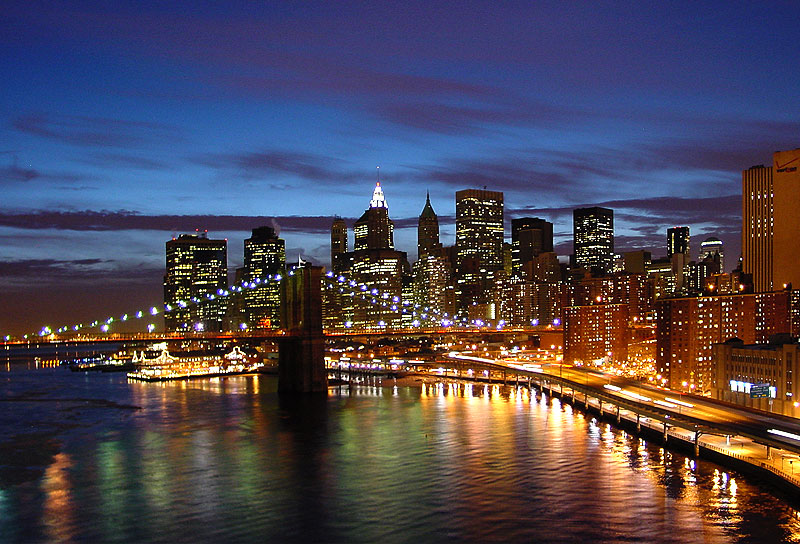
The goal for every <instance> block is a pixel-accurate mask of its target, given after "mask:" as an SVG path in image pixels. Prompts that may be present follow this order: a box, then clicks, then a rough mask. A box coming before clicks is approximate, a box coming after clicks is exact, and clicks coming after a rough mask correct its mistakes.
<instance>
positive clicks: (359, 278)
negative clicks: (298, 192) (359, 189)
mask: <svg viewBox="0 0 800 544" xmlns="http://www.w3.org/2000/svg"><path fill="white" fill-rule="evenodd" d="M393 233H394V225H393V223H392V221H391V220H390V219H389V206H388V204H387V202H386V198H385V197H384V195H383V189H382V188H381V185H380V182H379V183H377V184H376V186H375V189H374V191H373V193H372V199H371V200H370V202H369V208H368V209H367V210H366V211H365V212H364V213H363V215H362V216H361V217H360V218H359V220H358V221H356V224H355V245H354V250H353V256H352V264H351V265H350V272H351V276H352V279H353V280H354V281H356V282H358V283H359V284H362V285H364V286H365V293H364V294H365V295H367V294H372V295H374V296H367V297H366V300H365V299H364V298H362V297H355V298H353V302H354V304H353V319H352V321H353V323H352V325H353V326H354V327H356V328H364V329H374V328H384V327H398V326H400V321H401V319H400V318H401V313H400V312H398V311H396V307H397V304H396V303H397V302H398V301H399V300H400V298H401V296H402V291H403V274H404V273H405V272H406V271H407V270H408V268H409V267H408V259H407V257H406V254H405V252H402V251H395V249H394V237H393ZM384 303H385V304H384ZM392 306H395V308H392Z"/></svg>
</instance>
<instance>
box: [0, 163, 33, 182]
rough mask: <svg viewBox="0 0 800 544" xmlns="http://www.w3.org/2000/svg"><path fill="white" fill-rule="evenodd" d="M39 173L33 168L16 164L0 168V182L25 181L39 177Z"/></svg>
mask: <svg viewBox="0 0 800 544" xmlns="http://www.w3.org/2000/svg"><path fill="white" fill-rule="evenodd" d="M41 175H42V174H41V173H40V172H39V171H38V170H34V169H33V168H20V167H19V166H17V165H16V164H13V165H11V166H6V167H4V168H0V183H2V182H26V181H31V180H34V179H36V178H38V177H41Z"/></svg>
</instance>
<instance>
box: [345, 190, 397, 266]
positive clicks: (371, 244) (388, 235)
mask: <svg viewBox="0 0 800 544" xmlns="http://www.w3.org/2000/svg"><path fill="white" fill-rule="evenodd" d="M354 231H355V244H354V245H353V250H355V251H359V250H362V249H394V223H392V221H391V220H390V219H389V205H388V204H387V203H386V198H385V197H384V196H383V189H381V183H380V182H378V183H376V184H375V190H374V191H373V192H372V200H370V201H369V208H367V210H366V211H365V212H364V213H363V214H362V215H361V217H359V218H358V221H356V224H355V227H354Z"/></svg>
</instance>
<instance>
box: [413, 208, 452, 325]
mask: <svg viewBox="0 0 800 544" xmlns="http://www.w3.org/2000/svg"><path fill="white" fill-rule="evenodd" d="M418 225H419V226H418V229H417V251H418V253H419V258H418V259H417V262H416V263H414V282H413V286H412V292H413V299H414V303H415V304H419V305H420V307H421V308H429V309H430V310H432V311H435V312H438V313H440V314H445V313H446V314H448V316H452V313H453V283H452V268H451V266H450V261H449V259H448V258H447V256H446V255H445V251H444V249H443V248H442V244H440V243H439V219H438V218H437V217H436V213H435V212H434V211H433V206H431V198H430V195H427V197H426V199H425V206H424V207H423V208H422V213H421V214H420V215H419V223H418ZM412 321H413V320H412Z"/></svg>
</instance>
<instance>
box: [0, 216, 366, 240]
mask: <svg viewBox="0 0 800 544" xmlns="http://www.w3.org/2000/svg"><path fill="white" fill-rule="evenodd" d="M349 221H350V222H351V223H352V222H353V221H354V219H350V220H349ZM332 222H333V216H250V215H141V214H138V213H136V212H131V211H127V210H120V211H106V210H101V211H91V210H85V211H70V212H50V211H31V212H5V213H0V226H3V227H12V228H19V229H32V230H46V229H58V230H75V231H118V230H148V231H163V232H194V231H195V229H198V228H200V229H208V230H210V231H212V232H213V231H216V232H227V231H250V230H252V229H253V228H256V227H258V226H261V225H272V224H273V223H277V224H278V225H279V226H280V228H281V229H282V230H283V231H301V232H306V233H310V234H323V233H330V228H331V223H332Z"/></svg>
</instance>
